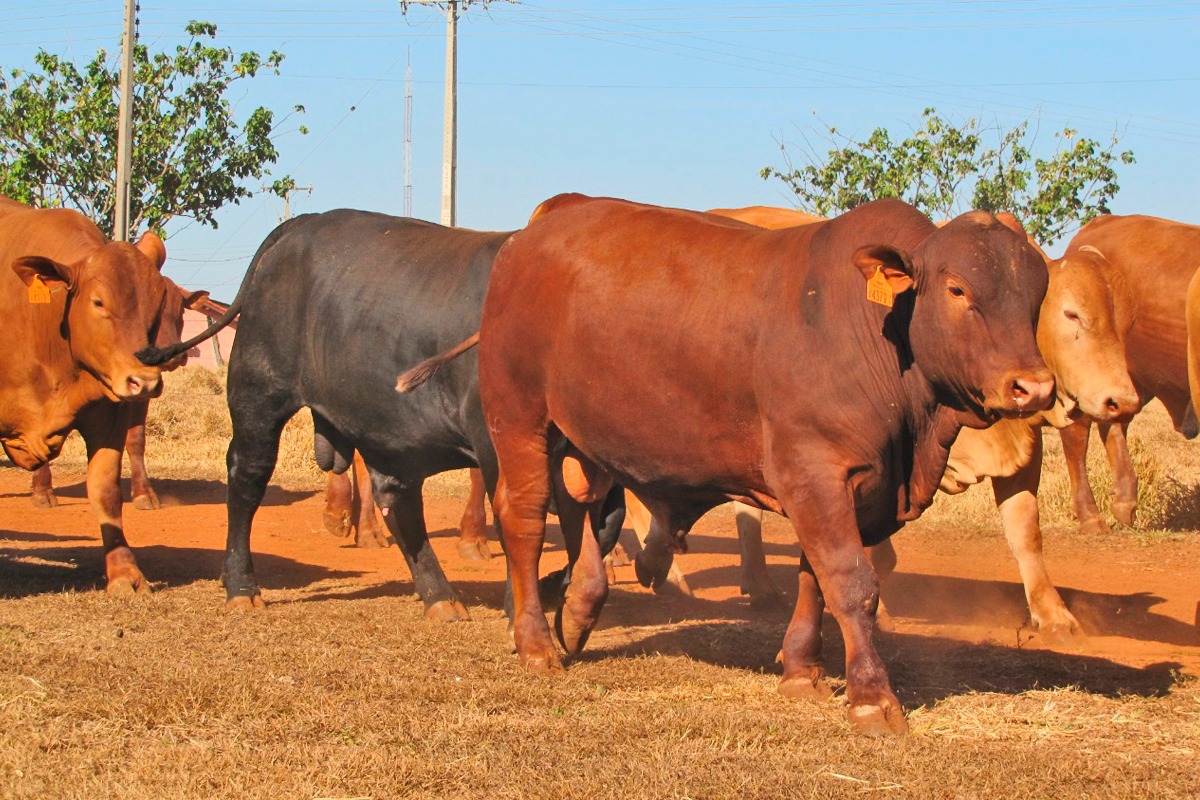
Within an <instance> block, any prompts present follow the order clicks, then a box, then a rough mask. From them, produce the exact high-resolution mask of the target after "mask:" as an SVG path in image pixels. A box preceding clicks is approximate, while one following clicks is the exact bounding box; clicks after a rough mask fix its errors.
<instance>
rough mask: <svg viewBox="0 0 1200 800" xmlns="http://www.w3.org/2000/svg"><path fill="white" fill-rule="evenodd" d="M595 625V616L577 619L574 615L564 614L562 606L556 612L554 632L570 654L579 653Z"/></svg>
mask: <svg viewBox="0 0 1200 800" xmlns="http://www.w3.org/2000/svg"><path fill="white" fill-rule="evenodd" d="M595 627H596V620H595V619H594V618H593V619H582V620H581V619H576V618H575V617H574V616H572V615H568V614H564V613H563V609H562V608H560V609H558V611H556V612H555V614H554V633H555V634H556V635H557V636H558V641H559V643H560V644H561V645H562V646H563V650H565V651H566V652H567V655H569V656H574V655H578V654H579V653H580V651H582V650H583V646H584V645H585V644H587V640H588V637H589V636H591V635H592V629H593V628H595Z"/></svg>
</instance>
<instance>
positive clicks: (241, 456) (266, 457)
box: [221, 374, 299, 610]
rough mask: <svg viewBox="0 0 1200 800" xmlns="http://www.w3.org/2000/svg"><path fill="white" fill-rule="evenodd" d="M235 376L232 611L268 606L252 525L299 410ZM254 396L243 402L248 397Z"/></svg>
mask: <svg viewBox="0 0 1200 800" xmlns="http://www.w3.org/2000/svg"><path fill="white" fill-rule="evenodd" d="M235 381H237V376H236V375H232V374H231V376H230V392H229V413H230V418H231V419H232V421H233V438H232V439H231V440H230V442H229V450H228V451H227V452H226V455H225V465H226V467H227V468H228V470H229V481H228V493H227V495H226V500H225V511H226V515H227V518H228V533H227V534H226V539H225V568H224V570H223V571H222V575H221V579H222V581H223V582H224V584H225V598H226V600H225V605H226V607H227V608H229V609H231V610H250V609H256V608H263V607H265V606H266V603H265V602H264V601H263V598H262V591H261V590H260V589H259V588H258V581H257V580H256V579H255V577H254V563H253V560H252V559H251V556H250V527H251V524H252V523H253V521H254V515H255V514H256V513H257V512H258V507H259V506H260V505H261V504H262V499H263V495H264V494H265V493H266V491H267V483H268V482H269V481H270V480H271V473H272V472H274V471H275V460H276V458H277V457H278V455H279V436H280V434H282V433H283V426H284V424H286V423H287V421H288V419H290V418H291V416H292V415H293V414H294V413H296V411H298V410H299V406H298V405H296V404H295V402H294V400H293V399H292V398H291V397H288V396H286V395H284V396H278V395H276V396H272V395H271V394H269V393H267V392H255V391H253V390H252V389H250V388H249V387H245V386H241V385H239V384H240V381H237V382H235ZM243 392H244V396H246V397H248V398H250V399H249V400H247V401H243V400H242V399H241V398H242V396H243Z"/></svg>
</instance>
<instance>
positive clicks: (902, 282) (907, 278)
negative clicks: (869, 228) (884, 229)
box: [853, 244, 913, 294]
mask: <svg viewBox="0 0 1200 800" xmlns="http://www.w3.org/2000/svg"><path fill="white" fill-rule="evenodd" d="M853 261H854V266H856V267H858V270H859V272H861V273H862V274H863V277H864V278H866V279H867V280H870V279H871V278H873V277H874V276H875V274H876V273H879V274H881V275H883V278H884V280H886V281H887V282H888V286H891V287H892V294H900V293H901V292H906V291H908V290H909V289H911V288H912V285H913V278H912V273H913V268H912V262H911V261H909V259H908V255H907V254H906V253H902V252H900V251H899V250H897V249H896V248H894V247H891V246H889V245H886V244H871V245H867V246H866V247H860V248H858V249H857V250H855V251H854V256H853Z"/></svg>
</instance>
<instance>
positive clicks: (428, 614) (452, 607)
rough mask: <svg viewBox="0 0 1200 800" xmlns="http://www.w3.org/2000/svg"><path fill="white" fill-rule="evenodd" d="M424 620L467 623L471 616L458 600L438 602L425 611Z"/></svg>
mask: <svg viewBox="0 0 1200 800" xmlns="http://www.w3.org/2000/svg"><path fill="white" fill-rule="evenodd" d="M425 619H430V620H433V621H434V622H469V621H470V619H471V614H470V613H469V612H468V611H467V607H466V606H464V605H463V604H462V603H461V602H459V601H458V600H439V601H437V602H436V603H434V604H433V605H431V606H429V608H426V609H425Z"/></svg>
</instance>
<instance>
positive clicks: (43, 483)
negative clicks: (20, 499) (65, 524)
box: [29, 463, 58, 508]
mask: <svg viewBox="0 0 1200 800" xmlns="http://www.w3.org/2000/svg"><path fill="white" fill-rule="evenodd" d="M29 488H30V499H31V500H32V501H33V504H34V505H35V506H37V507H38V508H54V507H55V506H57V505H58V498H57V497H55V496H54V476H53V475H52V474H51V472H50V464H48V463H46V464H42V465H41V466H40V467H38V468H37V469H35V470H34V471H33V480H32V481H31V482H30V487H29Z"/></svg>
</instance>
